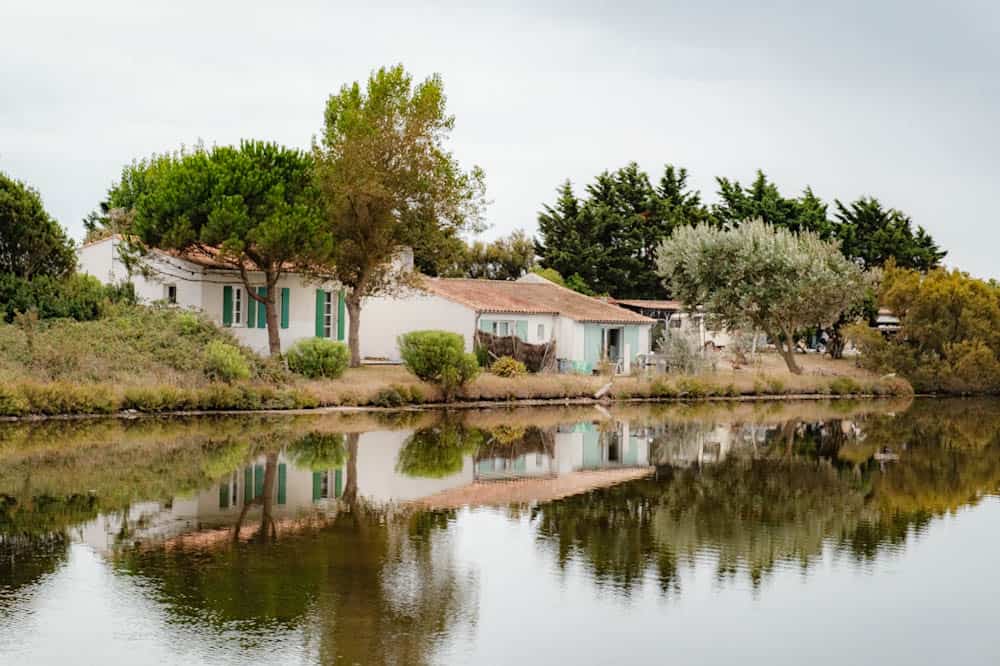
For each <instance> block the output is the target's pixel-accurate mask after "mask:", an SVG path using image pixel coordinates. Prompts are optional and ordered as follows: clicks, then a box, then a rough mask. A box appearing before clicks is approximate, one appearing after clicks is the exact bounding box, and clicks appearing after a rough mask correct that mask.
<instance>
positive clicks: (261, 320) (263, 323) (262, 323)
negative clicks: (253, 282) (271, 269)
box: [251, 287, 267, 328]
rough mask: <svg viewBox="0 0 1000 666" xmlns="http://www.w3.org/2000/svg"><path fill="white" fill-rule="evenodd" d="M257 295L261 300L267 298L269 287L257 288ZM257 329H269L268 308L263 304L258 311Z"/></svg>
mask: <svg viewBox="0 0 1000 666" xmlns="http://www.w3.org/2000/svg"><path fill="white" fill-rule="evenodd" d="M257 295H258V296H260V297H261V298H267V287H257ZM251 300H253V299H251ZM257 328H267V306H265V305H264V304H263V303H261V304H260V308H258V309H257Z"/></svg>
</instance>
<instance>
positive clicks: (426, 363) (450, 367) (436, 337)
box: [398, 331, 479, 402]
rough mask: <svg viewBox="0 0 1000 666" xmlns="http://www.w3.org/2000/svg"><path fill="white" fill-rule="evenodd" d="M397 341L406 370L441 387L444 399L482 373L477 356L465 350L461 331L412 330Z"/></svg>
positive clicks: (452, 396) (446, 400) (450, 396)
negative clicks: (459, 332)
mask: <svg viewBox="0 0 1000 666" xmlns="http://www.w3.org/2000/svg"><path fill="white" fill-rule="evenodd" d="M398 342H399V353H400V356H401V357H402V359H403V363H404V365H405V366H406V369H407V370H409V371H410V372H412V373H413V374H415V375H416V376H417V377H419V378H420V379H422V380H424V381H426V382H431V383H434V384H437V385H438V386H440V387H441V392H442V393H443V394H444V399H445V402H450V401H451V400H452V399H453V398H454V397H455V394H456V393H457V392H458V391H459V390H460V389H461V388H462V387H463V386H465V384H466V383H468V382H470V381H472V380H473V379H474V378H475V377H476V375H477V374H479V363H478V361H477V360H476V356H475V355H474V354H467V353H466V352H465V340H464V339H463V338H462V336H461V335H459V334H458V333H448V332H446V331H413V332H411V333H406V334H404V335H401V336H399V341H398Z"/></svg>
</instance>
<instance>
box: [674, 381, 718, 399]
mask: <svg viewBox="0 0 1000 666" xmlns="http://www.w3.org/2000/svg"><path fill="white" fill-rule="evenodd" d="M709 388H710V387H709V386H708V385H707V384H705V383H703V382H700V381H698V380H697V379H695V378H693V377H681V378H680V379H678V380H677V391H678V392H679V393H680V395H682V396H684V397H688V398H704V397H706V396H708V395H711V393H712V392H711V391H710V390H709Z"/></svg>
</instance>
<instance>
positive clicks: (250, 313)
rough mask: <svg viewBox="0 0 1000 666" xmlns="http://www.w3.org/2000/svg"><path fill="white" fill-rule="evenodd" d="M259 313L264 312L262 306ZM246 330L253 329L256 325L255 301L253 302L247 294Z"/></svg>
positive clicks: (251, 297)
mask: <svg viewBox="0 0 1000 666" xmlns="http://www.w3.org/2000/svg"><path fill="white" fill-rule="evenodd" d="M260 311H261V312H263V311H264V306H263V305H261V306H260ZM246 322H247V328H253V327H254V326H256V325H257V301H255V300H254V298H253V296H251V295H250V293H249V292H247V317H246Z"/></svg>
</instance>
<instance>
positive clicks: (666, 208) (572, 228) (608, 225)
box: [535, 162, 708, 298]
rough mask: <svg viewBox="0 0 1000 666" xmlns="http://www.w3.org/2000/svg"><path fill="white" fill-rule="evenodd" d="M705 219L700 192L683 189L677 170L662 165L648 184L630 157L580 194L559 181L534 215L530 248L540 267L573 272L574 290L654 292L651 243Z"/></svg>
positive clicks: (658, 289)
mask: <svg viewBox="0 0 1000 666" xmlns="http://www.w3.org/2000/svg"><path fill="white" fill-rule="evenodd" d="M707 219H708V211H707V209H706V208H705V206H704V205H703V204H702V203H701V197H700V195H699V194H698V193H697V192H695V191H691V190H689V189H688V186H687V171H686V170H685V169H677V168H675V167H674V166H672V165H667V166H666V168H665V169H664V174H663V176H662V178H661V179H660V181H659V184H658V185H656V186H654V185H653V183H652V181H651V180H650V178H649V176H648V175H647V174H646V173H645V172H644V171H642V170H641V169H640V168H639V167H638V165H637V164H636V163H634V162H633V163H631V164H629V165H627V166H625V167H624V168H622V169H619V170H617V171H614V172H607V171H606V172H604V173H602V174H600V175H599V176H598V177H597V178H596V179H595V181H594V182H593V183H592V184H590V185H588V186H587V188H586V198H584V199H580V198H578V197H577V196H576V194H575V193H574V192H573V188H572V185H571V184H570V183H569V182H568V181H567V182H566V183H564V184H563V185H562V186H561V187H560V188H559V190H558V198H557V200H556V202H555V204H554V205H545V206H544V207H543V209H542V212H541V213H540V214H539V216H538V228H539V238H538V240H537V241H536V246H535V249H536V252H537V254H538V256H539V258H540V263H541V265H542V266H543V267H545V268H552V269H554V270H556V271H558V272H559V273H560V274H561V275H565V276H574V275H576V276H578V277H577V278H576V279H575V280H573V281H574V283H575V284H576V287H574V288H578V290H580V291H591V292H597V293H605V294H610V295H612V296H615V297H645V298H654V297H660V296H662V286H661V285H660V282H659V278H658V277H657V275H656V270H655V268H656V267H655V263H654V260H655V250H656V247H657V245H658V244H659V243H660V241H662V240H663V239H665V238H667V237H669V236H670V234H671V233H672V232H673V230H674V229H676V228H678V227H681V226H686V225H691V224H697V223H699V222H703V221H705V220H707ZM571 279H572V277H568V278H567V282H569V281H570V280H571Z"/></svg>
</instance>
